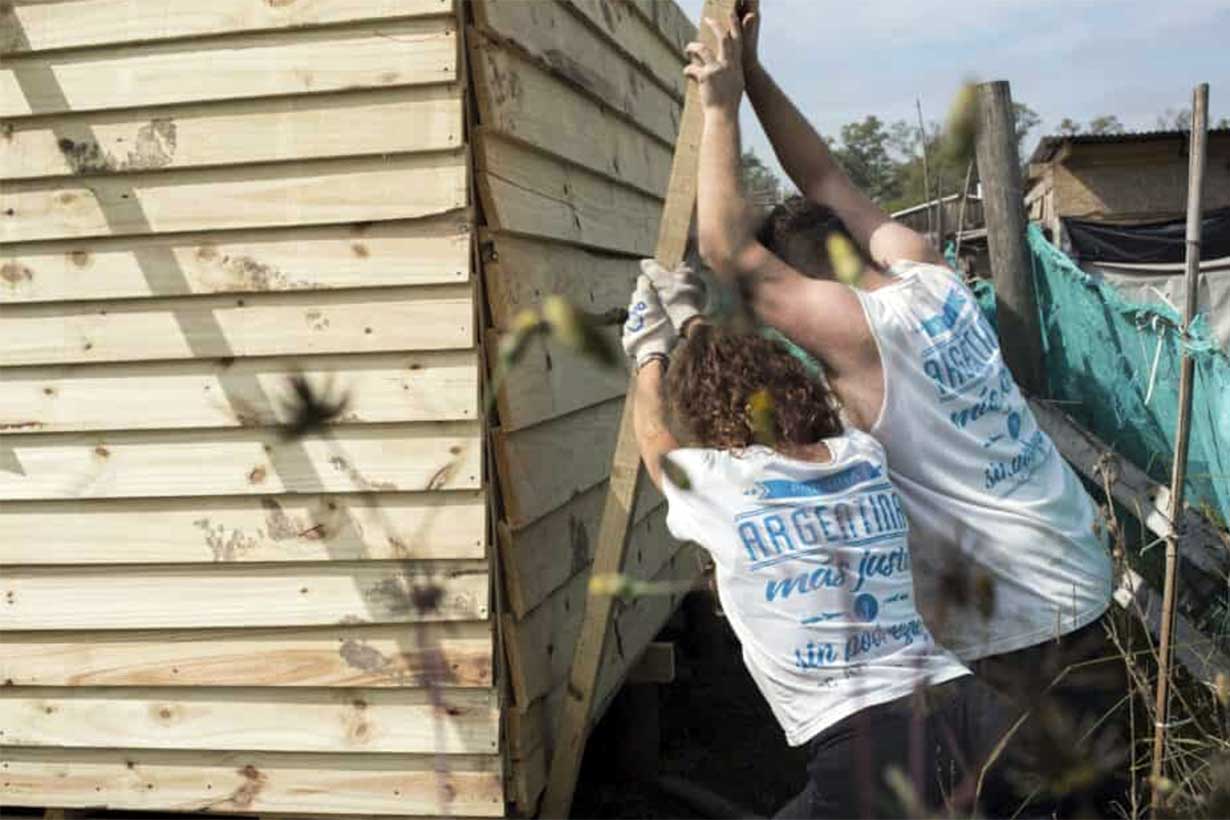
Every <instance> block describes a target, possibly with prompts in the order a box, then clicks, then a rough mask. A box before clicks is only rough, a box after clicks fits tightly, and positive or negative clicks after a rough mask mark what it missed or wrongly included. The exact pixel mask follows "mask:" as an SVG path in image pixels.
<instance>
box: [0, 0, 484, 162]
mask: <svg viewBox="0 0 1230 820" xmlns="http://www.w3.org/2000/svg"><path fill="white" fill-rule="evenodd" d="M60 5H63V4H60ZM410 124H413V127H397V126H398V125H402V126H408V125H410ZM461 125H462V119H461V89H460V87H459V86H455V85H437V86H423V87H421V88H397V89H380V90H377V91H371V92H348V93H346V94H343V95H312V96H300V97H282V98H279V99H275V100H247V101H237V102H232V103H228V104H225V105H218V104H209V105H204V106H200V107H197V108H189V109H177V110H175V111H166V110H147V111H131V110H125V111H116V112H102V113H99V114H95V115H93V116H91V117H90V118H89V119H88V120H82V119H81V118H80V117H79V116H73V115H69V116H59V117H52V118H39V119H37V120H28V121H21V120H18V121H17V122H15V123H12V124H11V125H10V127H9V128H8V129H6V130H5V131H4V138H3V139H0V178H4V179H32V178H36V177H46V176H61V175H66V174H98V173H108V172H121V171H152V170H169V169H179V168H195V167H200V166H206V165H239V164H248V163H256V162H275V161H284V160H302V159H320V158H323V157H341V156H361V155H365V154H393V153H411V152H415V151H443V150H448V149H451V148H457V147H459V146H460V145H461V141H462V130H461Z"/></svg>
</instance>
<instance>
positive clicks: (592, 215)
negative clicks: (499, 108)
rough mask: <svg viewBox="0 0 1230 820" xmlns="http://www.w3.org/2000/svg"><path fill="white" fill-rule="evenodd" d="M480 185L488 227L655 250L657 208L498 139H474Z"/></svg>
mask: <svg viewBox="0 0 1230 820" xmlns="http://www.w3.org/2000/svg"><path fill="white" fill-rule="evenodd" d="M475 142H476V151H475V159H476V162H477V164H478V188H479V192H480V193H481V194H482V196H483V205H484V208H485V212H486V215H487V219H488V224H490V225H492V227H495V228H497V229H501V230H505V231H511V232H513V233H520V234H528V235H531V236H539V237H543V238H545V239H558V240H563V241H566V242H573V243H576V244H579V245H588V246H592V247H596V248H603V249H607V250H613V251H617V252H623V253H628V254H639V255H642V256H648V255H650V254H652V252H653V240H654V237H655V235H656V234H657V226H658V220H659V218H660V217H661V215H662V203H661V202H660V201H659V200H657V199H655V198H654V197H651V196H649V195H647V194H645V193H642V192H640V191H637V190H636V189H634V188H629V187H627V186H625V185H622V184H620V183H616V182H612V181H611V180H609V179H606V178H604V177H600V176H598V175H597V174H594V173H593V172H591V171H586V170H585V169H583V168H581V167H579V166H575V165H568V164H565V163H563V162H560V161H559V160H557V159H553V158H552V157H550V156H547V155H545V154H540V153H538V152H535V151H533V150H531V149H529V148H525V147H523V146H521V145H517V144H516V143H512V142H509V141H508V140H505V139H501V138H500V137H499V136H498V135H495V134H493V133H491V132H488V131H486V130H485V129H483V128H480V129H478V131H477V132H476V134H475Z"/></svg>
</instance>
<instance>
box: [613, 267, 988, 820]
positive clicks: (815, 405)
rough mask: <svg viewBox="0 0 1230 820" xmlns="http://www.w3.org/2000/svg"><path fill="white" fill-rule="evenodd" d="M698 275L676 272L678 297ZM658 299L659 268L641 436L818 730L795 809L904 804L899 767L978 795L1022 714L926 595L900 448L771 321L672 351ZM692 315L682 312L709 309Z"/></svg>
mask: <svg viewBox="0 0 1230 820" xmlns="http://www.w3.org/2000/svg"><path fill="white" fill-rule="evenodd" d="M646 264H647V265H649V267H650V268H652V267H653V266H652V263H650V262H647V263H646ZM659 274H660V276H659V279H662V280H667V279H669V278H670V276H671V275H670V274H666V273H665V272H662V271H660V269H659ZM681 290H682V288H672V287H669V286H667V288H666V292H667V296H666V297H665V299H664V301H665V302H666V307H667V309H670V308H672V307H673V306H676V305H678V304H679V303H680V302H681V301H682V300H683V297H681V296H679V293H680V291H681ZM657 302H658V298H657V296H656V295H655V292H654V289H653V288H651V287H650V285H649V283H648V279H647V278H646V277H642V280H641V282H640V283H639V284H638V289H637V291H636V293H635V294H634V298H633V302H632V305H631V306H630V308H629V314H630V317H631V318H630V320H629V323H628V325H627V326H626V327H625V331H624V346H625V349H627V350H628V352H629V354H630V355H631V356H633V358H634V359H636V361H637V363H638V375H637V387H636V393H635V405H634V419H635V422H636V433H637V440H638V443H639V445H640V449H641V454H642V458H643V459H644V461H645V464H646V466H647V468H648V470H649V473H650V477H651V478H652V479H653V480H654V482H655V483H656V484H658V485H659V486H660V487H661V488H662V491H663V493H664V494H665V495H666V499H667V504H668V512H667V519H666V521H667V527H668V528H669V530H670V531H671V533H672V535H674V536H675V537H676V538H679V539H681V540H690V541H694V542H696V543H698V544H700V545H701V546H702V547H703V548H704V549H706V550H707V551H708V552H709V553H710V554H711V555H712V556H713V559H714V563H715V565H716V580H717V589H718V595H719V597H720V598H721V601H722V605H723V611H724V612H725V614H726V616H727V618H728V620H729V622H730V624H731V627H732V628H733V630H734V632H735V634H736V636H737V637H738V638H739V641H740V643H741V644H742V647H743V659H744V663H745V665H746V666H747V668H748V671H749V673H750V674H751V676H752V679H753V680H754V681H755V683H756V685H757V686H758V688H759V689H760V691H761V693H762V694H763V695H764V697H765V699H766V701H768V703H769V705H770V707H771V709H772V711H773V713H774V715H775V717H776V718H777V720H778V722H779V723H780V725H781V726H782V729H783V731H784V733H785V735H786V739H787V742H788V743H789V744H790V745H794V746H798V745H802V744H808V747H809V758H810V762H809V765H808V783H807V787H806V788H805V789H804V791H803V792H802V793H801V794H800V795H799V796H798V797H797V798H796V799H795V800H793V801H792V802H791V803H790V804H789V805H788V806H787V807H786V808H785V809H784V810H783V812H782V813H780V814H779V815H778V816H785V817H818V816H834V817H850V816H855V815H861V816H893V815H896V814H898V813H900V812H901V811H903V807H902V806H901V804H900V803H899V802H898V797H894V796H893V795H892V794H891V793H890V792H887V791H885V790H884V789H883V788H882V785H883V782H884V781H883V778H884V776H885V775H886V773H887V772H888V771H889V770H890V769H893V768H897V769H899V770H900V771H901V772H902V773H903V774H904V775H905V776H906V777H907V778H908V779H909V780H910V782H911V784H912V786H913V788H914V789H915V790H916V799H917V800H918V801H919V802H920V804H921V805H925V806H928V807H931V808H936V807H939V806H942V805H944V804H945V803H950V804H951V805H952V806H954V807H958V808H959V809H961V810H966V809H969V808H971V807H972V805H973V804H974V803H975V801H976V800H977V799H978V797H977V795H976V790H975V784H976V783H977V782H978V780H979V777H980V774H981V765H982V763H983V761H984V760H986V759H987V756H988V754H989V752H990V750H991V749H992V748H993V747H994V745H995V744H996V742H997V741H998V740H999V739H1000V737H1001V736H1002V735H1003V733H1004V732H1005V731H1006V729H1007V727H1008V725H1009V723H1010V722H1011V715H1012V713H1011V711H1010V709H1009V708H1008V707H1007V705H1006V703H1005V702H1004V701H1002V700H1000V699H999V698H998V696H997V695H996V694H995V693H994V692H993V691H992V690H991V689H989V688H988V687H986V686H985V685H984V684H982V683H980V682H978V681H977V680H975V679H974V678H973V676H972V675H971V674H970V672H969V670H968V669H967V668H966V667H965V666H964V665H963V664H961V662H960V661H959V660H958V659H957V658H956V656H955V655H953V654H952V653H951V652H949V651H947V650H946V649H943V648H941V647H939V646H937V645H936V644H935V642H934V640H933V639H932V637H931V634H930V632H929V631H928V628H927V626H926V624H925V622H924V621H923V619H922V617H921V616H920V615H919V613H918V610H917V609H916V607H915V605H914V585H913V578H912V572H911V560H910V551H909V546H908V544H909V524H908V520H907V517H906V515H905V512H904V510H903V506H902V503H901V500H900V498H899V497H898V495H897V493H896V491H895V489H894V487H893V484H892V482H891V481H890V480H889V477H888V472H889V471H888V467H887V465H886V464H885V460H884V450H883V447H882V446H881V445H880V444H879V443H878V442H876V441H875V440H874V439H873V438H871V437H870V436H868V435H866V434H865V433H862V432H860V431H858V430H855V429H844V426H843V424H842V422H841V420H840V416H839V414H838V412H837V408H836V407H835V406H834V404H833V403H832V401H831V399H830V396H829V393H828V391H827V388H826V387H825V386H824V385H823V384H822V383H821V382H820V381H818V380H815V379H813V378H811V377H810V376H809V375H808V374H807V372H806V370H805V369H804V367H803V365H802V364H801V363H800V361H799V360H798V359H797V358H795V357H794V356H793V355H791V354H790V353H789V352H788V351H787V350H786V349H785V347H783V346H782V345H781V344H778V343H776V342H773V341H770V340H769V339H766V338H764V337H763V336H761V335H759V334H757V333H743V334H741V333H736V332H733V331H730V330H724V329H721V328H716V327H713V326H711V325H707V324H703V323H700V324H697V323H692V324H691V325H690V326H691V327H692V328H693V329H692V330H691V332H690V334H689V335H688V338H687V340H686V341H684V342H683V343H682V344H681V345H680V347H679V348H678V349H676V350H674V351H672V350H671V348H672V347H673V339H670V338H669V336H670V333H669V324H670V323H668V322H666V321H665V320H664V319H663V318H661V314H660V313H659V312H658V311H660V310H661V308H655V306H656V303H657ZM681 315H682V316H684V317H685V318H683V319H681V320H679V322H678V324H679V327H683V326H685V325H688V322H687V318H691V316H693V315H694V310H689V311H682V313H681ZM660 336H662V337H664V338H658V337H660ZM668 356H670V357H671V363H670V367H669V370H668V371H666V373H667V380H668V381H669V393H670V396H671V401H670V406H671V408H672V411H673V417H674V420H675V421H676V426H677V427H678V428H679V429H682V430H685V431H686V433H685V439H686V440H688V441H690V442H694V444H695V446H688V447H680V446H679V442H678V440H677V439H676V437H675V435H674V433H672V432H670V431H669V429H668V426H667V424H666V419H665V416H666V412H665V407H664V404H663V397H662V393H663V390H662V377H663V371H664V370H665V368H664V367H663V366H662V364H661V362H665V361H666V360H667V357H668ZM658 360H661V362H659V361H658ZM664 463H668V464H669V466H665V467H664V466H663V464H664ZM998 771H999V769H998V768H997V769H996V772H997V773H998ZM996 779H997V780H998V774H997V775H996ZM993 791H997V792H998V794H1001V795H1002V794H1005V793H1007V792H1006V790H1005V789H1003V788H999V789H997V790H993Z"/></svg>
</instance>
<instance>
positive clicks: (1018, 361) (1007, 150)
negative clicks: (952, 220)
mask: <svg viewBox="0 0 1230 820" xmlns="http://www.w3.org/2000/svg"><path fill="white" fill-rule="evenodd" d="M1015 123H1016V117H1015V115H1014V114H1013V110H1012V93H1011V91H1010V90H1009V88H1008V83H1007V81H1005V80H998V81H996V82H992V83H982V84H981V85H979V86H978V136H977V139H976V147H977V155H978V176H979V178H980V179H981V180H982V205H983V213H984V214H985V218H986V224H987V245H988V247H989V249H990V254H991V273H992V276H993V277H994V279H995V301H996V310H997V313H996V316H998V317H999V318H998V323H999V339H1000V346H1001V348H1002V349H1003V352H1004V362H1005V364H1007V365H1008V369H1009V370H1011V371H1012V375H1013V376H1015V377H1016V381H1017V384H1019V385H1020V386H1021V388H1022V389H1023V390H1024V391H1025V392H1026V393H1030V394H1033V395H1039V394H1041V392H1042V391H1043V389H1044V387H1045V385H1046V379H1045V375H1044V373H1043V370H1042V330H1041V322H1040V320H1039V317H1038V300H1037V296H1036V295H1035V293H1034V279H1033V269H1032V268H1031V267H1030V264H1029V251H1028V249H1027V248H1026V246H1025V207H1024V205H1023V204H1022V197H1023V194H1022V184H1021V158H1020V156H1019V155H1018V154H1017V144H1016V125H1015Z"/></svg>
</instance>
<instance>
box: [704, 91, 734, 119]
mask: <svg viewBox="0 0 1230 820" xmlns="http://www.w3.org/2000/svg"><path fill="white" fill-rule="evenodd" d="M742 96H743V95H739V97H737V98H735V99H734V100H720V101H716V102H704V101H702V108H703V109H704V111H705V122H706V123H708V124H717V123H726V122H728V123H731V124H736V123H738V122H739V103H740V102H741V100H742Z"/></svg>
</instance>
